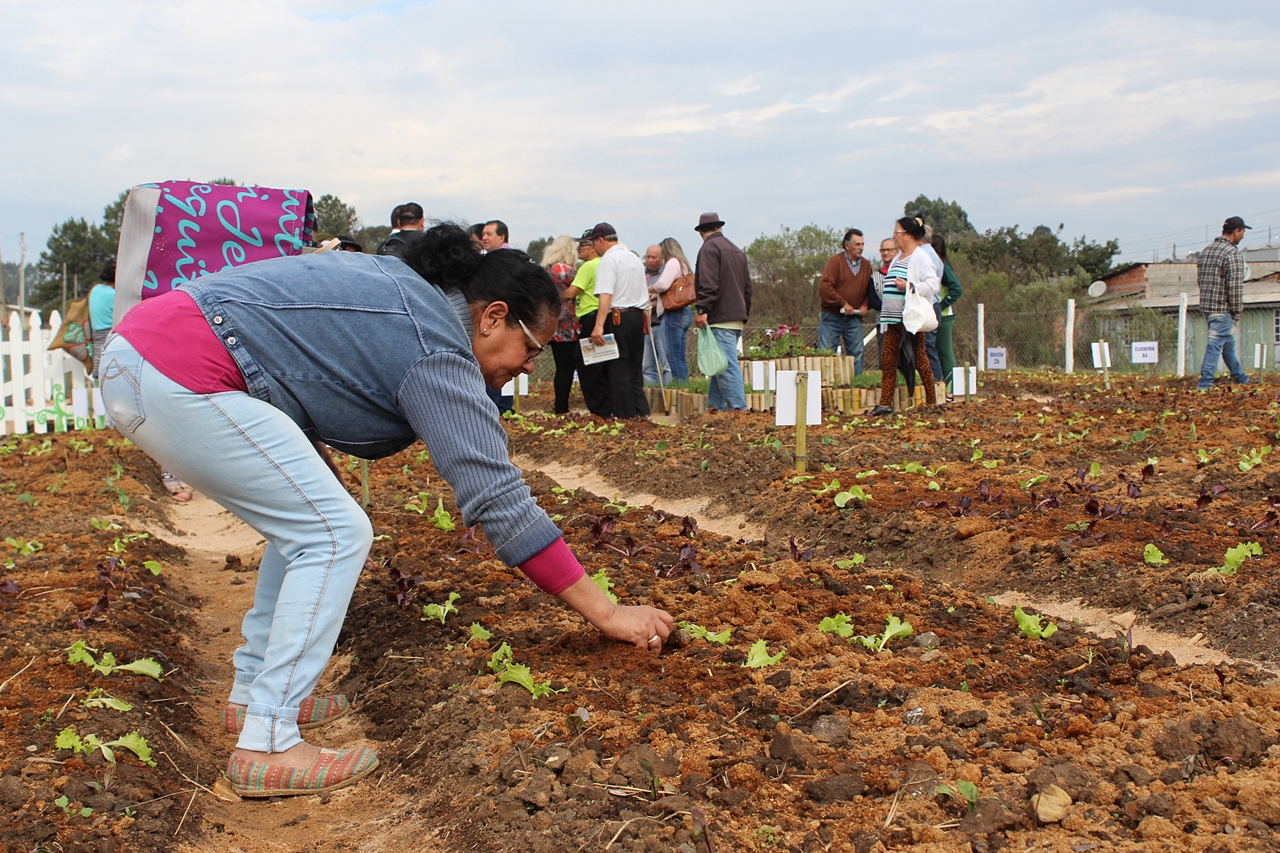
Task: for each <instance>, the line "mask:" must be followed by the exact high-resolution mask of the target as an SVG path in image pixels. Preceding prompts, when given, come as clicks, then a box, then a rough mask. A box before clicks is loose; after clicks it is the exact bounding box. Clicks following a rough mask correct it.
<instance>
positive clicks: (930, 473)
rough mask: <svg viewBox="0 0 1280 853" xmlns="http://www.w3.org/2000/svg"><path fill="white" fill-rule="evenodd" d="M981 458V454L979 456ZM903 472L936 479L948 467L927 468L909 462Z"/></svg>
mask: <svg viewBox="0 0 1280 853" xmlns="http://www.w3.org/2000/svg"><path fill="white" fill-rule="evenodd" d="M979 456H981V454H979ZM902 470H903V472H904V473H907V474H923V475H924V476H926V477H936V476H938V475H939V474H941V473H942V472H943V471H945V470H947V466H946V465H939V466H938V467H937V468H927V467H925V466H924V465H921V464H920V463H919V462H907V463H905V464H903V466H902Z"/></svg>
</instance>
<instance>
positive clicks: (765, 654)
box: [742, 640, 787, 669]
mask: <svg viewBox="0 0 1280 853" xmlns="http://www.w3.org/2000/svg"><path fill="white" fill-rule="evenodd" d="M786 653H787V650H786V649H783V650H782V651H780V652H778V653H777V654H776V655H770V654H769V648H768V646H767V645H766V644H765V641H764V640H756V641H755V642H754V643H752V645H751V651H749V652H747V659H746V660H745V661H743V663H742V665H743V666H746V667H750V668H751V669H763V668H764V667H766V666H773V665H774V664H775V663H777V662H778V661H780V660H782V658H783V656H784V655H786Z"/></svg>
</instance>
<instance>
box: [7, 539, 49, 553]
mask: <svg viewBox="0 0 1280 853" xmlns="http://www.w3.org/2000/svg"><path fill="white" fill-rule="evenodd" d="M4 542H5V544H6V545H8V546H9V547H10V548H11V549H13V553H15V554H17V555H18V556H20V557H22V556H26V555H27V554H34V553H36V552H37V551H43V550H44V545H42V544H40V543H39V542H37V541H36V540H34V539H18V538H14V537H13V536H6V537H4Z"/></svg>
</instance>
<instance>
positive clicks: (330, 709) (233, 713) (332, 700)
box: [222, 694, 351, 735]
mask: <svg viewBox="0 0 1280 853" xmlns="http://www.w3.org/2000/svg"><path fill="white" fill-rule="evenodd" d="M350 710H351V703H350V702H348V701H347V697H346V696H343V695H341V694H339V695H336V696H308V697H307V698H306V699H303V700H302V704H301V705H299V706H298V729H299V730H300V731H306V730H307V729H317V728H319V727H320V726H327V725H328V724H329V723H332V722H333V721H334V720H337V719H341V718H342V717H345V716H346V715H347V712H348V711H350ZM244 712H245V707H244V706H243V705H228V706H227V707H226V708H224V709H223V711H222V730H223V731H224V732H226V733H227V734H229V735H238V734H240V732H241V731H242V730H243V729H244Z"/></svg>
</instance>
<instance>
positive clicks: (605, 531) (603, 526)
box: [590, 515, 618, 551]
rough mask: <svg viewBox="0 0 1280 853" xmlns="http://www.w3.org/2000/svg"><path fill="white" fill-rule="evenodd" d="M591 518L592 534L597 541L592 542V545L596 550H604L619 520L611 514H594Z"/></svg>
mask: <svg viewBox="0 0 1280 853" xmlns="http://www.w3.org/2000/svg"><path fill="white" fill-rule="evenodd" d="M590 519H591V535H592V536H594V537H595V541H594V542H592V543H591V547H592V548H595V549H596V550H598V551H599V550H603V548H604V545H605V542H606V541H608V539H609V536H610V535H612V534H613V528H614V526H615V525H617V523H618V522H617V520H616V519H615V518H614V517H613V516H611V515H593V516H590Z"/></svg>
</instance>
